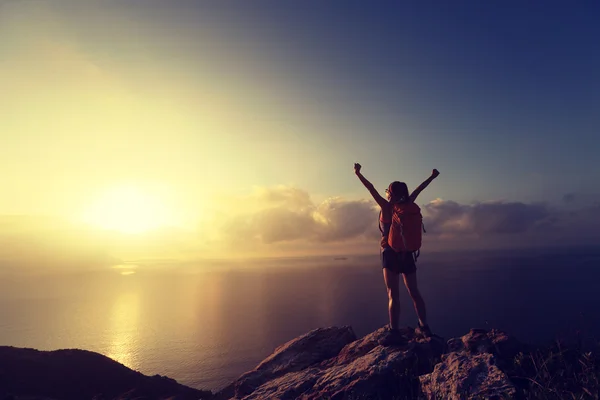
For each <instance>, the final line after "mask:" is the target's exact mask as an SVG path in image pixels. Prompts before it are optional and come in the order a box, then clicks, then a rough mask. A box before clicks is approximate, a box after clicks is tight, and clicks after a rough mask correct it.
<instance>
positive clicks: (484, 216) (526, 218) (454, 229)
mask: <svg viewBox="0 0 600 400" xmlns="http://www.w3.org/2000/svg"><path fill="white" fill-rule="evenodd" d="M423 213H424V214H425V221H424V223H425V226H426V228H427V230H428V231H429V232H431V233H445V234H461V233H464V234H477V235H489V234H516V233H523V232H526V231H529V230H531V229H534V228H535V226H536V225H537V224H540V223H542V222H548V220H547V219H548V218H550V217H551V211H550V210H549V209H548V206H547V205H545V204H535V203H534V204H525V203H519V202H516V203H509V202H490V203H475V204H471V205H460V204H458V203H456V202H453V201H442V200H436V201H433V202H431V203H429V204H427V205H425V206H424V207H423Z"/></svg>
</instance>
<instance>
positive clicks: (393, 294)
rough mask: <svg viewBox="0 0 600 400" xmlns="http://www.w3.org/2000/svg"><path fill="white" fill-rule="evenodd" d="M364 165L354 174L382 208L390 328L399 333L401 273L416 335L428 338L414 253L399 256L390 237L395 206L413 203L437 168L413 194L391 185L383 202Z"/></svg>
mask: <svg viewBox="0 0 600 400" xmlns="http://www.w3.org/2000/svg"><path fill="white" fill-rule="evenodd" d="M360 169H361V165H360V164H354V173H355V174H356V176H358V179H360V181H361V182H362V183H363V185H365V187H366V188H367V189H368V190H369V192H370V193H371V195H372V196H373V198H374V199H375V201H376V202H377V204H379V207H380V208H381V212H380V213H379V228H380V230H381V264H382V267H383V279H384V280H385V285H386V286H387V292H388V298H389V316H390V325H389V326H390V329H392V330H398V322H399V319H400V293H399V291H400V274H402V277H403V278H404V285H405V286H406V289H407V290H408V293H409V294H410V297H411V298H412V300H413V303H414V306H415V311H416V313H417V317H418V318H419V321H418V326H417V329H415V333H416V334H418V335H423V336H426V337H429V336H431V330H430V329H429V326H428V324H427V312H426V309H425V302H424V301H423V297H422V296H421V293H420V292H419V288H418V285H417V266H416V263H415V261H416V259H415V257H414V254H413V253H412V252H410V253H405V254H403V253H398V252H396V251H394V250H393V249H392V248H391V247H390V246H389V245H388V235H389V233H390V227H391V225H392V213H393V208H394V204H396V203H406V202H413V203H414V201H415V200H416V198H417V196H418V195H419V193H421V191H422V190H423V189H425V188H426V187H427V186H428V185H429V184H430V183H431V182H432V181H433V180H434V179H435V178H436V177H437V176H438V175H439V174H440V173H439V172H438V170H436V169H434V170H433V172H432V173H431V176H430V177H429V178H428V179H427V180H426V181H425V182H423V183H422V184H421V185H420V186H419V187H418V188H417V189H415V190H414V191H413V192H412V193H411V194H410V195H409V194H408V187H407V186H406V183H404V182H398V181H396V182H392V183H390V185H389V186H388V188H387V189H386V190H385V194H386V198H385V199H384V198H383V197H381V195H380V194H379V193H378V192H377V190H376V189H375V187H374V186H373V184H372V183H371V182H369V181H368V180H367V179H366V178H365V177H364V176H363V175H362V174H361V172H360Z"/></svg>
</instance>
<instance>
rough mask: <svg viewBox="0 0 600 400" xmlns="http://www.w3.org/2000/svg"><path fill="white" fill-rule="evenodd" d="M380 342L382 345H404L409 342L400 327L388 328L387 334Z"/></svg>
mask: <svg viewBox="0 0 600 400" xmlns="http://www.w3.org/2000/svg"><path fill="white" fill-rule="evenodd" d="M379 344H380V345H382V346H404V345H406V344H408V339H407V338H406V337H405V336H404V335H403V334H402V332H400V330H399V329H391V328H388V329H387V330H386V334H385V336H384V337H383V338H381V339H380V340H379Z"/></svg>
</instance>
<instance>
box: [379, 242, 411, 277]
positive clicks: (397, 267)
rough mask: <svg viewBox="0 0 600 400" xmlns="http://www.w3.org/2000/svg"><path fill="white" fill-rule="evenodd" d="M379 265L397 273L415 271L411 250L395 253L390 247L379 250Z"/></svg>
mask: <svg viewBox="0 0 600 400" xmlns="http://www.w3.org/2000/svg"><path fill="white" fill-rule="evenodd" d="M381 266H382V267H383V268H387V269H389V270H390V271H392V272H395V273H397V274H412V273H415V272H416V271H417V264H416V263H415V257H414V254H413V253H412V252H401V253H397V252H395V251H394V250H393V249H392V248H390V247H386V248H384V249H383V250H382V251H381Z"/></svg>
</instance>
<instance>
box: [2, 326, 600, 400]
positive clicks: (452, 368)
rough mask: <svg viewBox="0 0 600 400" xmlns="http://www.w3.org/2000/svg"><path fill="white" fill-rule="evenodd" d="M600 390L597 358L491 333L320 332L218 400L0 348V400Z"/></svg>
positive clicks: (553, 395) (283, 350)
mask: <svg viewBox="0 0 600 400" xmlns="http://www.w3.org/2000/svg"><path fill="white" fill-rule="evenodd" d="M599 388H600V356H599V354H598V353H597V352H591V351H587V350H586V351H583V350H582V348H578V347H576V346H575V347H565V346H564V345H562V344H561V343H559V342H557V343H555V344H553V345H551V346H548V347H543V348H542V347H538V348H534V347H531V346H527V345H524V344H522V343H520V342H519V341H517V340H516V339H515V338H513V337H511V336H509V335H507V334H506V333H504V332H501V331H498V330H494V329H492V330H489V331H488V330H477V329H472V330H471V331H469V332H468V333H467V334H466V335H464V336H462V337H459V338H454V339H450V340H448V341H445V340H443V339H442V338H440V337H437V336H434V337H431V338H422V337H416V336H415V334H414V330H413V329H411V328H404V329H402V330H401V332H400V334H392V333H391V332H390V331H389V330H388V329H386V328H381V329H378V330H376V331H375V332H372V333H370V334H368V335H366V336H365V337H362V338H357V337H356V335H355V334H354V332H353V331H352V328H350V327H348V326H345V327H341V328H339V327H330V328H320V329H315V330H313V331H311V332H308V333H306V334H304V335H302V336H300V337H297V338H295V339H293V340H291V341H289V342H288V343H285V344H284V345H282V346H280V347H278V348H277V349H275V351H274V352H273V353H272V354H271V355H270V356H269V357H267V358H266V359H264V360H263V361H262V362H261V363H259V364H258V365H257V366H256V368H254V369H253V370H251V371H248V372H246V373H245V374H243V375H242V376H240V377H239V378H238V379H237V380H235V381H234V382H232V383H231V384H230V385H228V386H227V387H225V388H224V389H222V390H221V391H219V392H218V393H214V394H213V393H210V392H206V391H200V390H196V389H191V388H188V387H185V386H183V385H180V384H178V383H177V382H175V381H174V380H172V379H169V378H166V377H161V376H154V377H148V376H145V375H142V374H140V373H138V372H135V371H132V370H130V369H128V368H126V367H124V366H123V365H121V364H118V363H116V362H114V361H112V360H110V359H108V358H106V357H104V356H102V355H99V354H96V353H91V352H87V351H82V350H60V351H53V352H41V351H37V350H31V349H15V348H11V347H0V400H4V399H11V400H12V399H14V400H34V399H35V400H42V399H43V400H50V399H54V400H59V399H61V400H62V399H68V400H70V399H80V400H84V399H96V400H103V399H122V400H133V399H137V400H142V399H144V400H154V399H172V400H176V399H177V400H188V399H189V400H192V399H195V400H197V399H205V400H208V399H211V400H254V399H282V400H283V399H302V400H313V399H332V400H333V399H336V400H337V399H339V400H342V399H344V400H352V399H356V400H358V399H382V400H383V399H390V400H392V399H393V400H400V399H430V400H431V399H512V398H517V399H598V398H599V397H600V396H599ZM3 396H4V397H3Z"/></svg>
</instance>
